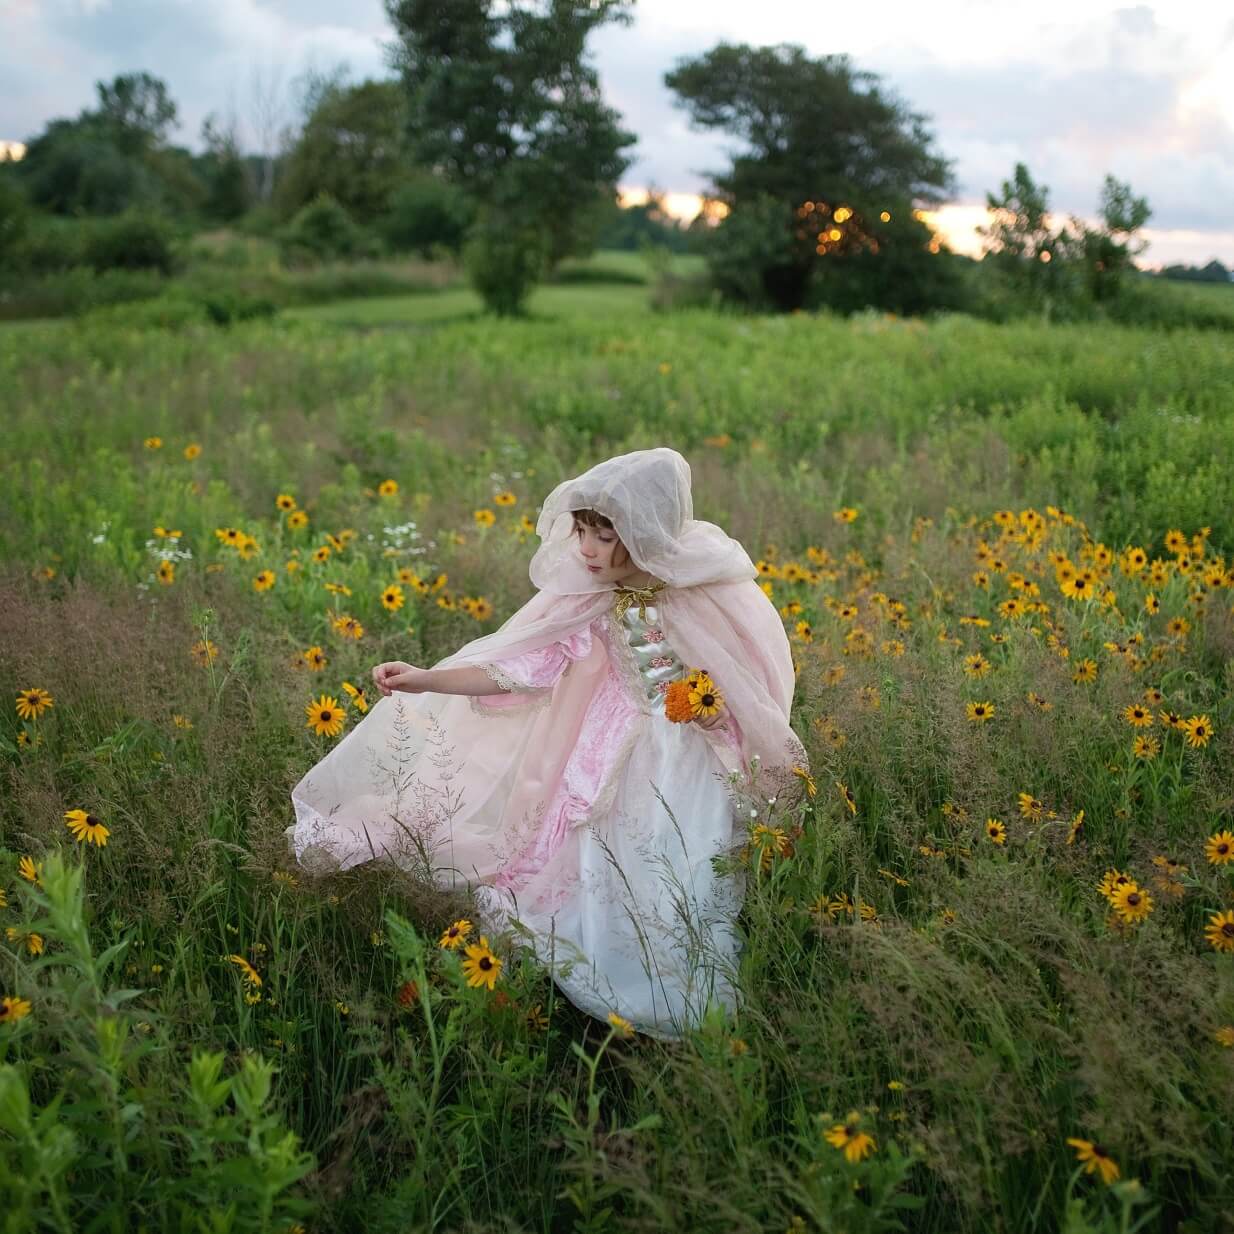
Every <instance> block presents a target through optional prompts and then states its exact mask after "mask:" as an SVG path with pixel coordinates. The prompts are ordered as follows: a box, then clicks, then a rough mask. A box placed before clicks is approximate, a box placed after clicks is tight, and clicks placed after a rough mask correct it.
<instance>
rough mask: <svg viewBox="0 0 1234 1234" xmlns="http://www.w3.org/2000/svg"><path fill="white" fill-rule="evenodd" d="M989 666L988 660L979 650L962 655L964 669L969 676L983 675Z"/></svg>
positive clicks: (988, 669)
mask: <svg viewBox="0 0 1234 1234" xmlns="http://www.w3.org/2000/svg"><path fill="white" fill-rule="evenodd" d="M991 667H992V666H991V664H990V662H989V660H987V659H986V658H985V656H983V655H982V654H981V652H979V651H977V652H974V653H973V654H972V655H971V656H965V657H964V671H965V672H966V673H967V674H968V675H969V676H970V677H984V676H985V675H986V673H988V672H989V671H990V668H991Z"/></svg>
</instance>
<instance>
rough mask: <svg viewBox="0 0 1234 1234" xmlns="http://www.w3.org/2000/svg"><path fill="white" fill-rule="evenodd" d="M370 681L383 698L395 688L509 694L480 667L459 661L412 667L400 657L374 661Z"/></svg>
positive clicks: (437, 691) (412, 690)
mask: <svg viewBox="0 0 1234 1234" xmlns="http://www.w3.org/2000/svg"><path fill="white" fill-rule="evenodd" d="M373 682H374V684H375V685H376V686H377V689H378V690H380V691H381V693H382V695H383V696H385V697H386V698H389V696H390V695H391V694H392V693H393V692H394V691H395V690H399V691H401V692H403V693H404V694H509V693H510V691H509V690H507V689H506V688H505V687H504V686H500V685H498V684H497V682H495V681H494V680H493V679H492V677H490V676H489V675H488V674H487V673H486V672H485V671H484V670H483V669H482V668H477V667H476V666H475V665H473V664H460V665H457V666H456V667H454V668H416V667H415V666H414V665H412V664H406V663H404V662H403V661H402V660H391V661H390V662H388V663H386V664H378V665H377V666H376V667H375V668H374V669H373Z"/></svg>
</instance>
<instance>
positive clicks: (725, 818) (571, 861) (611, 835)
mask: <svg viewBox="0 0 1234 1234" xmlns="http://www.w3.org/2000/svg"><path fill="white" fill-rule="evenodd" d="M536 531H537V533H538V535H539V536H540V538H541V544H540V547H539V548H538V549H537V551H536V553H535V555H534V556H533V558H532V561H531V566H530V574H531V580H532V582H533V583H534V584H535V586H536V587H537V588H538V591H537V593H536V594H535V595H534V596H533V597H532V598H531V599H530V600H529V601H528V602H527V603H526V604H525V605H524V606H523V607H522V608H520V609H519V610H518V611H517V612H516V613H514V614H513V615H512V616H511V617H510V618H509V619H508V620H507V621H506V622H505V624H504V625H502V626H501V628H500V629H498V630H497V631H496V632H494V633H493V634H489V635H486V636H484V637H482V638H478V639H475V640H473V641H472V642H470V643H468V644H467V645H466V646H465V647H463V648H462V649H461V650H459V651H457V652H455V653H454V654H453V655H451V656H447V657H446V658H445V659H443V660H441V661H439V662H438V663H437V664H435V665H434V666H433V667H432V668H428V669H425V668H417V667H415V666H414V665H411V664H407V663H404V662H403V661H394V662H391V663H386V664H379V665H377V666H376V667H375V668H374V669H373V680H374V682H375V683H376V685H377V688H378V690H379V691H380V693H381V695H382V698H381V699H379V700H378V702H377V703H376V704H375V705H374V706H373V707H372V708H371V710H370V711H369V712H368V713H367V714H366V715H365V717H364V719H363V720H361V721H360V723H359V724H357V725H356V727H355V728H354V729H353V730H352V731H351V732H350V733H349V734H348V735H347V736H346V737H345V738H344V739H343V740H342V741H341V742H339V744H338V745H336V746H335V747H334V748H333V749H332V750H331V751H330V752H329V753H328V754H327V755H326V756H325V757H324V758H323V759H322V760H321V761H320V762H319V763H318V764H317V765H316V766H315V767H313V768H312V769H311V770H310V771H309V772H308V773H307V774H306V775H305V776H304V777H303V779H302V780H301V781H300V782H299V784H297V785H296V787H295V788H294V789H293V790H292V801H293V804H294V806H295V812H296V820H297V821H296V823H295V824H294V825H293V826H291V827H289V828H288V829H287V834H288V841H289V845H290V847H291V850H292V852H293V853H294V855H295V857H296V859H297V860H298V861H299V862H300V863H301V864H302V865H303V866H304V867H305V868H307V869H310V870H331V869H347V868H348V867H350V866H353V865H356V864H358V863H360V862H363V861H367V860H370V859H374V858H378V859H385V860H391V861H394V862H396V863H398V864H400V865H401V866H403V867H405V868H411V867H413V866H415V867H417V868H419V869H421V870H423V871H425V872H426V873H427V874H428V875H429V876H430V877H431V878H432V879H433V880H434V881H436V882H437V883H438V884H439V885H442V886H454V885H467V886H469V887H471V888H472V889H473V892H474V896H475V903H476V906H477V912H476V916H477V917H479V918H480V919H482V920H483V921H484V923H485V924H486V926H487V928H488V930H489V931H491V932H494V933H495V932H496V931H497V930H500V929H510V930H512V931H514V932H515V933H517V934H519V935H520V936H521V937H522V938H523V939H524V940H525V941H526V942H527V943H528V945H529V946H530V947H531V948H532V949H533V951H534V953H535V954H536V956H537V957H538V958H539V960H540V961H541V962H542V963H543V964H545V965H546V966H547V967H548V968H549V969H550V971H551V972H552V975H553V977H554V979H555V980H556V982H557V984H558V985H559V986H560V987H561V988H562V990H563V991H564V992H565V993H566V995H567V996H568V997H569V998H570V999H571V1000H572V1001H573V1002H574V1003H575V1004H576V1005H577V1006H579V1007H580V1008H582V1009H583V1010H584V1011H586V1012H588V1013H590V1014H591V1015H594V1016H596V1017H597V1018H600V1019H604V1018H606V1017H607V1015H608V1014H609V1013H610V1012H616V1013H618V1014H619V1015H621V1016H624V1017H625V1018H626V1019H627V1020H629V1021H631V1022H632V1023H633V1025H634V1027H635V1028H636V1029H637V1030H639V1031H641V1032H644V1033H647V1034H649V1035H651V1036H656V1037H661V1038H677V1037H680V1036H681V1035H682V1034H683V1033H684V1032H685V1031H686V1029H688V1028H689V1027H691V1026H692V1025H695V1024H697V1023H698V1022H699V1020H700V1019H701V1018H702V1016H703V1015H704V1014H705V1012H706V1009H707V1006H708V1004H709V1002H714V1003H718V1004H720V1005H722V1006H724V1007H726V1008H730V1009H731V1008H733V1007H735V1005H736V997H735V995H736V991H735V987H734V977H735V962H736V959H737V956H738V953H739V941H738V938H737V935H736V932H735V928H736V916H737V913H738V911H739V910H740V907H741V899H742V895H743V892H744V885H743V883H742V880H741V878H740V876H738V875H735V874H724V875H722V874H719V873H717V872H716V870H715V869H714V868H713V866H712V862H711V858H712V857H714V856H718V855H720V854H723V853H725V852H727V851H730V850H731V849H732V848H733V847H734V846H735V845H738V844H740V843H741V842H742V840H743V839H744V835H745V824H746V822H747V819H746V818H744V817H742V816H741V813H740V809H741V806H740V799H739V789H740V788H741V787H746V786H748V785H750V784H751V783H752V782H754V781H755V780H756V781H757V784H758V786H759V790H760V792H765V793H766V795H767V796H768V797H773V798H774V797H776V796H781V797H782V796H783V795H784V794H786V793H791V792H793V791H795V790H799V789H800V787H801V785H802V783H803V779H802V776H803V774H804V773H805V772H807V771H808V763H807V759H806V755H805V751H804V749H803V748H802V745H801V742H800V740H799V739H798V738H797V736H796V734H795V733H794V732H793V730H792V728H791V727H790V726H789V723H788V717H789V710H790V707H791V703H792V696H793V685H794V670H793V662H792V656H791V653H790V650H789V644H788V639H787V636H786V635H785V633H784V626H783V623H782V621H781V620H780V616H779V614H778V613H777V611H776V609H775V606H774V605H773V604H772V603H771V601H770V600H769V599H768V598H767V596H766V594H765V593H764V592H763V590H762V589H761V588H760V587H759V585H758V583H757V582H756V581H755V580H756V578H757V573H758V572H757V570H756V569H755V567H754V564H753V562H752V561H751V560H750V558H749V556H748V554H747V553H746V551H745V550H744V549H743V548H742V547H741V545H740V544H739V543H738V542H737V541H735V540H733V539H731V538H730V537H729V536H727V535H726V534H725V533H724V532H723V531H722V530H721V529H720V528H719V527H717V526H715V524H713V523H707V522H702V521H699V520H696V519H695V518H694V517H693V503H692V499H691V494H690V468H689V464H688V463H687V462H686V461H685V459H684V458H682V456H681V455H680V454H678V453H677V452H676V451H675V450H670V449H667V448H664V447H660V448H657V449H652V450H637V451H634V452H633V453H631V454H624V455H620V456H618V457H616V458H612V459H608V460H607V461H605V462H603V463H600V464H598V465H597V466H595V467H593V468H591V470H590V471H587V472H585V473H583V475H581V476H578V477H576V478H575V479H573V480H567V481H564V482H563V483H561V484H559V485H558V486H557V487H556V488H555V489H554V490H553V491H552V493H550V494H549V496H548V498H547V500H546V501H545V503H544V505H543V507H542V509H541V511H540V516H539V519H538V522H537V526H536ZM696 669H701V670H703V671H705V672H707V673H708V675H709V676H710V678H711V680H712V681H713V682H714V683H715V685H716V687H717V691H718V693H719V695H720V697H721V699H722V700H723V701H722V704H721V705H720V706H719V708H718V710H717V711H716V712H715V713H714V714H711V715H706V716H701V717H698V718H695V719H691V720H687V721H685V722H676V721H672V720H670V719H668V717H667V716H666V715H665V704H664V694H665V691H666V690H667V688H668V684H669V683H670V682H671V681H674V680H677V679H679V678H682V677H684V676H686V674H687V673H688V672H689V671H690V670H696Z"/></svg>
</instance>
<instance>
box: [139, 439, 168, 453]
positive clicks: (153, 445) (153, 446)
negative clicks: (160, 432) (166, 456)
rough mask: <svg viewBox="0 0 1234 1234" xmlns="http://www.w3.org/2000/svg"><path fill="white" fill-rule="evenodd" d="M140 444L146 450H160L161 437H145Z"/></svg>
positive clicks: (161, 444) (161, 446) (161, 445)
mask: <svg viewBox="0 0 1234 1234" xmlns="http://www.w3.org/2000/svg"><path fill="white" fill-rule="evenodd" d="M142 444H143V445H144V446H145V447H146V449H147V450H161V449H162V448H163V439H162V438H161V437H147V438H146V439H145V441H144V442H142Z"/></svg>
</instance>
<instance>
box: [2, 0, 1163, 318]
mask: <svg viewBox="0 0 1234 1234" xmlns="http://www.w3.org/2000/svg"><path fill="white" fill-rule="evenodd" d="M632 3H633V0H553V2H552V3H551V4H548V3H543V2H536V0H512V2H511V3H508V4H502V5H500V6H498V5H496V4H494V3H493V2H492V0H385V5H386V12H387V15H388V17H389V19H390V22H391V25H392V28H393V31H394V36H395V37H394V39H393V42H392V44H391V47H390V51H391V63H392V68H393V69H394V70H395V73H396V75H395V76H394V77H392V78H390V79H387V80H367V81H363V82H360V83H352V82H349V81H348V80H347V79H346V75H345V73H343V72H342V71H336V72H334V73H329V74H317V75H313V76H311V77H309V78H308V79H306V80H305V81H304V82H302V90H301V94H302V100H301V115H300V121H299V123H298V125H296V126H295V127H294V130H289V131H288V132H289V136H288V140H287V141H286V142H285V148H284V149H283V150H281V151H280V152H279V153H278V154H277V155H275V156H272V155H271V153H270V151H269V150H266V151H263V152H261V153H253V152H248V153H246V152H245V151H244V150H242V148H241V143H240V140H239V138H238V136H237V130H236V125H235V123H234V122H227V121H224V120H221V119H219V117H218V116H217V115H211V116H210V117H209V118H208V119H207V120H206V122H205V124H204V125H203V129H202V145H203V149H202V150H201V152H199V153H194V152H191V151H189V150H187V149H185V148H183V147H181V146H177V145H174V144H172V143H171V141H170V140H169V135H170V133H171V131H172V129H173V127H174V126H175V122H176V118H177V107H176V104H175V102H174V100H173V99H172V98H171V96H170V93H169V90H168V87H167V85H166V84H165V83H164V82H163V81H161V80H160V79H159V78H157V77H155V76H153V75H152V74H150V73H148V72H136V73H130V74H123V75H121V76H118V77H116V78H115V79H114V80H113V81H111V82H109V83H104V82H100V83H98V84H97V88H96V89H97V101H96V103H95V105H94V106H93V107H90V108H87V109H85V110H83V111H82V112H81V113H80V115H78V116H77V117H76V118H74V119H56V120H53V121H52V122H51V123H50V124H48V125H47V127H46V129H45V130H44V131H43V132H42V133H40V134H39V135H37V136H36V137H34V138H33V139H32V140H31V141H30V142H29V145H28V148H27V151H26V155H25V157H24V159H22V160H21V161H20V162H17V163H13V164H11V165H8V166H4V167H0V173H3V174H0V244H2V245H3V249H2V250H0V265H3V264H5V262H6V261H7V264H8V265H9V267H10V268H14V267H15V266H19V265H20V264H21V263H22V261H23V259H24V260H25V261H26V264H27V266H30V265H32V264H33V265H37V262H38V259H39V253H40V247H39V241H38V235H39V227H38V218H39V217H42V216H62V217H67V218H76V219H82V218H85V219H90V218H95V219H97V218H102V219H108V218H110V219H113V220H114V219H118V218H123V219H124V220H125V225H124V228H122V229H121V233H122V239H121V240H119V241H117V240H115V239H114V236H113V238H112V239H111V240H110V241H107V242H103V241H100V240H99V239H98V237H99V236H104V237H105V236H106V235H107V234H108V233H107V232H106V230H101V231H98V232H96V233H95V241H94V244H95V248H96V249H98V248H100V247H101V249H102V250H103V251H104V257H103V260H109V259H110V258H109V257H108V256H107V254H108V253H113V255H114V253H116V252H118V253H119V256H120V258H121V260H122V264H123V260H126V259H127V260H129V261H130V263H131V264H141V263H143V262H152V263H153V264H158V260H159V254H160V253H165V251H166V244H165V242H164V243H163V244H162V246H161V247H160V243H159V241H158V238H157V236H156V237H155V238H151V233H152V232H158V229H159V226H160V225H161V224H160V220H163V219H167V218H172V219H180V220H184V221H187V222H189V223H191V224H193V225H197V226H209V225H214V224H226V225H232V226H242V227H248V228H249V229H251V230H254V231H263V230H264V231H265V232H266V233H267V234H272V235H277V236H278V238H279V239H280V241H281V243H282V245H283V249H284V253H285V254H286V255H287V257H288V258H289V260H313V259H320V258H323V257H356V256H366V255H369V256H375V255H378V254H379V253H382V252H392V253H398V252H420V253H423V254H425V255H432V254H436V253H441V252H448V253H452V254H456V255H458V256H460V257H461V258H462V260H463V261H464V263H465V266H466V269H467V272H468V275H469V277H470V279H471V281H472V283H473V285H474V286H475V287H476V288H477V290H478V291H479V292H480V293H481V295H482V296H483V297H484V300H485V302H486V303H487V304H488V306H489V307H490V308H492V309H494V310H495V311H497V312H500V313H516V312H519V311H522V309H523V306H524V305H525V303H526V299H527V295H528V293H529V292H530V290H531V289H532V288H533V287H534V286H535V285H536V284H537V283H538V282H539V281H541V280H542V279H544V278H546V277H548V276H549V275H551V273H552V272H553V271H554V269H555V268H556V267H557V266H558V265H559V264H560V263H561V262H562V261H563V260H565V259H566V258H568V257H572V256H579V255H584V254H586V253H588V252H591V251H592V250H593V249H594V248H595V247H596V246H597V245H599V244H604V245H614V244H616V245H623V246H628V247H634V246H639V245H641V246H644V247H645V246H647V245H653V246H658V247H660V248H668V249H675V250H678V251H681V250H684V249H693V250H694V251H697V252H701V253H703V255H704V256H705V257H706V265H707V274H706V278H705V280H702V283H703V284H705V286H701V290H702V291H703V292H704V293H705V294H706V295H707V296H710V297H712V298H715V297H720V298H722V299H725V300H729V301H732V302H735V303H738V304H743V305H746V306H748V307H751V308H758V309H764V310H780V311H790V310H794V309H816V308H832V309H836V310H839V311H849V310H853V309H859V308H864V307H874V308H881V309H886V310H891V311H894V312H900V313H917V312H924V311H929V310H932V309H940V308H941V309H947V308H956V309H969V310H977V311H984V312H986V313H987V314H989V315H993V316H998V315H1009V314H1011V313H1013V312H1016V311H1025V310H1031V311H1046V312H1050V313H1054V314H1058V315H1065V314H1068V313H1071V314H1079V313H1082V312H1084V311H1086V310H1087V309H1088V308H1090V307H1092V306H1100V305H1109V304H1111V303H1113V302H1115V301H1117V300H1118V299H1119V297H1120V296H1122V295H1123V294H1124V293H1125V290H1126V285H1127V276H1128V274H1129V273H1131V272H1132V271H1134V269H1135V266H1134V259H1135V257H1136V256H1137V255H1138V254H1139V253H1140V252H1141V251H1142V249H1143V241H1142V239H1141V237H1140V231H1141V228H1142V227H1143V226H1144V224H1145V223H1146V222H1147V220H1148V218H1149V217H1150V214H1151V211H1150V209H1149V207H1148V204H1147V201H1146V200H1145V199H1144V198H1143V197H1139V196H1136V195H1135V194H1134V193H1133V192H1132V190H1131V187H1130V186H1129V185H1127V184H1123V183H1121V182H1119V181H1118V180H1116V179H1114V177H1112V176H1107V177H1106V178H1105V181H1104V182H1103V184H1102V186H1101V188H1100V198H1099V209H1098V216H1099V217H1098V222H1097V223H1096V225H1092V224H1089V223H1086V222H1084V221H1083V220H1081V219H1078V218H1075V217H1072V218H1071V219H1069V220H1068V221H1067V223H1065V224H1063V225H1061V226H1060V225H1058V224H1057V223H1055V222H1054V221H1053V219H1052V216H1051V215H1050V213H1049V211H1048V209H1047V205H1048V202H1047V193H1046V189H1045V188H1044V186H1040V185H1038V184H1037V183H1036V182H1035V181H1034V179H1033V177H1032V176H1031V175H1030V173H1029V171H1028V169H1027V168H1026V167H1025V166H1023V165H1022V164H1020V165H1017V167H1016V168H1015V170H1014V173H1013V175H1012V177H1011V178H1010V179H1009V180H1008V181H1006V182H1004V183H1003V184H1002V186H1001V188H1000V190H999V191H998V192H997V193H990V194H989V196H988V205H989V207H990V210H991V211H992V219H993V221H992V223H991V225H990V226H989V228H987V229H986V233H985V241H986V248H987V250H988V251H987V254H986V258H985V260H984V261H982V262H981V263H980V265H981V267H982V268H983V269H982V277H981V279H980V281H979V283H978V282H975V281H974V278H973V274H972V271H971V269H970V267H971V266H972V265H973V263H971V262H969V261H967V260H966V259H963V258H961V257H959V256H957V255H956V254H954V253H951V252H949V251H948V249H947V246H946V244H945V243H944V242H943V241H942V240H941V238H940V237H938V236H937V235H936V234H934V233H933V232H932V231H931V229H930V228H929V226H928V225H927V223H926V221H925V218H924V215H923V211H925V210H926V209H928V208H930V207H935V206H938V205H941V204H942V203H944V202H945V201H946V200H948V199H949V197H951V196H952V195H953V194H954V191H955V181H954V171H953V165H952V162H951V161H950V160H949V159H947V158H946V157H945V156H944V155H943V154H942V152H941V151H940V150H939V149H938V148H937V144H936V139H935V136H934V134H933V132H932V130H931V128H930V123H929V120H928V117H926V116H925V115H923V114H921V113H919V112H917V111H915V110H913V109H912V108H911V107H910V106H909V105H908V103H906V102H905V101H904V100H903V99H902V98H900V97H899V96H898V95H897V94H896V92H895V91H894V90H893V89H892V88H891V87H890V86H889V85H888V84H887V83H885V82H884V81H883V80H882V79H881V78H880V77H879V76H878V75H876V74H873V73H870V72H868V71H864V70H861V69H859V68H858V67H856V66H855V65H854V63H853V62H852V61H851V59H850V58H849V57H848V56H845V55H824V56H820V57H813V56H810V55H808V54H807V53H806V51H805V50H804V49H803V48H801V47H799V46H794V45H786V44H780V45H776V46H761V47H760V46H751V45H748V44H729V43H720V44H719V45H717V46H716V47H714V48H712V49H711V50H709V51H706V52H704V53H702V54H699V55H696V56H689V57H684V58H682V59H681V60H679V61H678V63H677V64H676V66H675V67H674V68H673V69H672V70H671V71H669V72H668V73H667V74H666V75H665V78H664V80H665V83H666V85H667V86H668V87H669V89H670V90H672V91H673V93H674V95H675V101H676V103H677V105H679V106H680V107H681V108H683V109H684V110H685V111H686V112H687V113H688V115H689V118H690V121H691V123H692V125H693V126H694V127H696V128H698V129H702V130H712V131H716V132H720V133H724V134H726V135H728V136H731V137H735V138H737V139H738V140H739V141H740V143H741V146H742V149H741V151H740V153H738V154H736V155H735V156H734V157H733V159H732V163H731V165H730V166H729V167H726V168H722V169H718V170H715V171H712V172H710V173H709V175H710V177H711V179H712V181H713V187H712V197H713V198H714V200H715V202H716V203H717V204H718V206H719V208H720V211H721V212H722V213H723V218H722V220H721V221H720V222H719V224H718V225H716V226H709V225H707V223H706V222H705V221H704V220H703V219H702V218H701V217H700V219H699V220H696V221H695V223H694V224H693V225H692V226H691V227H690V228H689V229H686V228H682V227H680V226H678V225H676V224H675V223H674V222H673V221H672V220H671V219H669V218H668V217H667V216H666V214H665V212H664V210H663V205H662V202H661V201H660V200H658V199H657V198H655V197H654V196H653V198H652V199H651V200H650V201H649V202H648V203H646V204H645V205H643V206H641V207H634V208H632V209H630V210H620V209H619V208H618V207H617V204H616V186H617V183H618V181H619V179H620V177H621V176H622V175H623V173H624V172H625V171H626V169H627V168H628V167H629V166H630V162H631V154H630V150H631V147H632V146H633V145H634V144H635V141H636V138H635V136H634V134H633V133H631V132H629V131H627V130H626V129H625V128H624V127H623V124H622V119H621V117H620V115H619V114H618V113H617V112H616V111H615V110H614V109H613V108H612V107H610V106H609V105H608V104H607V103H606V102H605V100H604V97H603V92H602V90H601V86H600V82H599V79H598V74H597V72H596V70H595V68H594V66H593V65H592V64H591V63H590V62H589V60H588V58H587V42H588V39H589V37H590V36H591V35H592V33H593V32H594V31H596V30H597V29H598V28H599V27H601V26H602V25H604V24H605V23H610V22H611V23H623V24H624V23H628V22H629V21H630V20H631V7H632ZM125 228H126V229H127V230H125ZM113 231H114V229H113ZM164 241H165V236H164ZM43 247H44V249H47V248H56V249H57V250H62V248H63V246H62V245H58V244H57V245H53V246H49V245H46V244H45V245H44V246H43ZM23 254H24V258H23ZM126 254H127V258H126V257H125V255H126ZM87 256H89V254H87ZM55 257H56V254H54V253H53V254H47V253H44V259H47V260H51V259H54V258H55ZM61 257H62V253H61ZM96 257H97V254H96Z"/></svg>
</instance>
